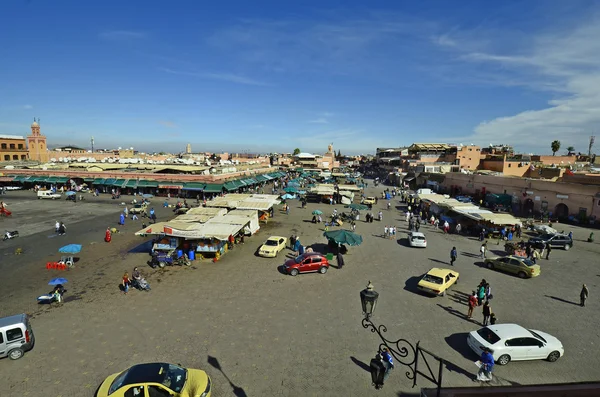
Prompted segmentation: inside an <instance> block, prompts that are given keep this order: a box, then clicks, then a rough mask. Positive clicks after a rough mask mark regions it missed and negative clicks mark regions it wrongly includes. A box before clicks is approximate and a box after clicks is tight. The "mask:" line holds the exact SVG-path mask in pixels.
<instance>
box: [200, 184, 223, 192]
mask: <svg viewBox="0 0 600 397" xmlns="http://www.w3.org/2000/svg"><path fill="white" fill-rule="evenodd" d="M222 191H223V184H222V183H207V184H206V188H204V192H205V193H221V192H222Z"/></svg>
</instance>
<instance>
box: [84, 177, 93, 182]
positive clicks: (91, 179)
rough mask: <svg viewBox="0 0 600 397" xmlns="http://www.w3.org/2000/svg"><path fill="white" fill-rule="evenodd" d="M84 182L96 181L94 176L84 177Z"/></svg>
mask: <svg viewBox="0 0 600 397" xmlns="http://www.w3.org/2000/svg"><path fill="white" fill-rule="evenodd" d="M83 181H84V182H94V178H83Z"/></svg>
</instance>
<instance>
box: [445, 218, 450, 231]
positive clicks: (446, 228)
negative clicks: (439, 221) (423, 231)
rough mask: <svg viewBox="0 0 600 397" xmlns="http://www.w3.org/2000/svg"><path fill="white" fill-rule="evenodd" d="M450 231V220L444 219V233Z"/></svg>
mask: <svg viewBox="0 0 600 397" xmlns="http://www.w3.org/2000/svg"><path fill="white" fill-rule="evenodd" d="M449 231H450V224H449V223H448V221H444V233H446V234H447V233H448V232H449Z"/></svg>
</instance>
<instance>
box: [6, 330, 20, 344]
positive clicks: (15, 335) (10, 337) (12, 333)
mask: <svg viewBox="0 0 600 397" xmlns="http://www.w3.org/2000/svg"><path fill="white" fill-rule="evenodd" d="M22 337H23V331H22V330H21V328H13V329H9V330H8V331H6V341H7V342H12V341H14V340H18V339H21V338H22Z"/></svg>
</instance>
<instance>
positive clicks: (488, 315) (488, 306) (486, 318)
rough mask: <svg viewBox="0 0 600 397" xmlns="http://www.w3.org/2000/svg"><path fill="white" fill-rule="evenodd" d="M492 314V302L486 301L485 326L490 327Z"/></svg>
mask: <svg viewBox="0 0 600 397" xmlns="http://www.w3.org/2000/svg"><path fill="white" fill-rule="evenodd" d="M491 314H492V309H491V308H490V302H488V301H485V303H484V304H483V325H484V326H486V325H488V322H489V321H490V315H491Z"/></svg>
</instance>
